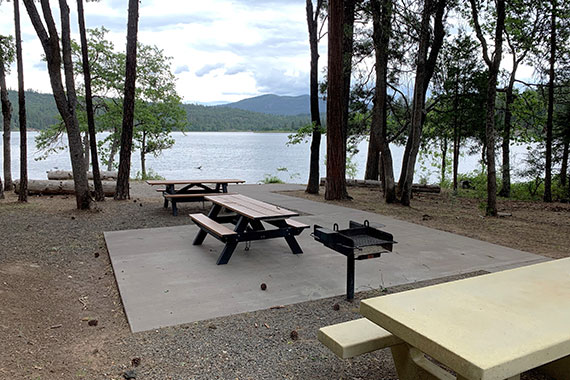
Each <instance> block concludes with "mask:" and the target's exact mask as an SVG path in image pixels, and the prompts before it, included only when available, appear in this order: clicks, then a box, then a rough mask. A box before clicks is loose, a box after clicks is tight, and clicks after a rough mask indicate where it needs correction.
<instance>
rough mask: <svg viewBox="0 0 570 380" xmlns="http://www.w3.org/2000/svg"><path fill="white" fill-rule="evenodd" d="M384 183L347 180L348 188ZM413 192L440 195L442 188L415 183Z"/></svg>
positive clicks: (367, 180) (322, 183)
mask: <svg viewBox="0 0 570 380" xmlns="http://www.w3.org/2000/svg"><path fill="white" fill-rule="evenodd" d="M326 181H327V179H326V178H325V177H322V178H321V186H325V184H326ZM381 184H382V182H380V181H375V180H372V179H352V178H347V179H346V186H356V187H380V185H381ZM412 192H414V193H440V192H441V187H439V186H438V185H423V184H419V183H414V184H413V185H412Z"/></svg>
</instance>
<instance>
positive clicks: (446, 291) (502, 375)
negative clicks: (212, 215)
mask: <svg viewBox="0 0 570 380" xmlns="http://www.w3.org/2000/svg"><path fill="white" fill-rule="evenodd" d="M360 313H361V314H362V315H363V316H364V317H366V318H368V319H369V320H370V321H372V322H374V323H375V324H377V325H378V326H380V327H382V328H384V329H385V330H387V331H389V332H390V333H392V334H393V335H394V336H395V337H397V338H399V339H400V340H401V341H403V342H404V343H403V344H398V345H395V346H392V355H393V357H394V362H395V365H396V369H397V371H398V375H399V377H400V380H416V379H455V378H456V377H455V376H452V375H451V374H449V373H448V372H447V371H444V370H443V369H442V368H441V367H439V366H435V364H434V363H433V362H432V361H430V360H426V359H425V356H424V353H425V354H427V355H429V356H430V357H432V358H433V359H435V360H436V361H439V362H440V363H442V364H444V365H445V366H447V367H448V368H450V369H452V370H453V371H454V372H456V373H457V379H469V380H493V379H496V380H499V379H519V378H520V374H521V373H522V372H525V371H527V370H530V369H533V368H538V367H540V369H541V370H543V372H545V373H547V374H548V375H550V376H552V377H554V378H555V379H558V380H561V379H566V380H568V379H570V356H569V355H570V258H567V259H562V260H555V261H549V262H545V263H539V264H534V265H529V266H526V267H522V268H517V269H512V270H507V271H503V272H497V273H492V274H488V275H483V276H478V277H474V278H469V279H464V280H459V281H454V282H448V283H444V284H440V285H435V286H429V287H425V288H420V289H416V290H411V291H406V292H402V293H397V294H393V295H387V296H381V297H375V298H370V299H366V300H363V301H362V302H361V304H360ZM548 363H550V364H548ZM546 364H548V365H546ZM545 365H546V366H545Z"/></svg>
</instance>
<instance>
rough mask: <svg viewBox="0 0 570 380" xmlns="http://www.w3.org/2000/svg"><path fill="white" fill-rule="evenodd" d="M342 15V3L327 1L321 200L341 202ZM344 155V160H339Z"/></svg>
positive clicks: (343, 184)
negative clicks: (324, 158) (324, 160)
mask: <svg viewBox="0 0 570 380" xmlns="http://www.w3.org/2000/svg"><path fill="white" fill-rule="evenodd" d="M343 15H344V1H343V0H330V1H329V33H328V89H327V181H326V188H325V199H328V200H332V199H337V200H338V199H342V198H343V195H344V194H345V193H346V178H345V174H344V168H343V164H344V163H345V161H346V154H345V149H346V148H343V145H344V146H346V143H345V140H344V138H343V88H344V75H343V74H344V72H343V44H342V41H343V37H344V30H343V18H344V17H343ZM343 155H344V158H343Z"/></svg>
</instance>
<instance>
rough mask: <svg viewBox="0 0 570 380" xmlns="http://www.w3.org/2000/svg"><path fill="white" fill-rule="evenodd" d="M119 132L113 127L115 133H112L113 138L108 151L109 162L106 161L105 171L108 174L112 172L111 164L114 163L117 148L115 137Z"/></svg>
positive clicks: (117, 143) (117, 142)
mask: <svg viewBox="0 0 570 380" xmlns="http://www.w3.org/2000/svg"><path fill="white" fill-rule="evenodd" d="M118 133H119V130H118V128H117V126H115V131H114V132H113V137H112V138H111V148H110V149H109V160H108V161H107V171H108V172H110V171H112V170H113V164H114V163H115V155H116V154H117V148H118V146H119V141H118V138H116V137H115V136H117V135H118Z"/></svg>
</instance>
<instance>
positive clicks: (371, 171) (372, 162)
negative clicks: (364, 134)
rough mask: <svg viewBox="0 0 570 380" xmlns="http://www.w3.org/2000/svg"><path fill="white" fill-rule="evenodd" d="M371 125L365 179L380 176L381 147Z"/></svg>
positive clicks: (374, 178) (376, 178)
mask: <svg viewBox="0 0 570 380" xmlns="http://www.w3.org/2000/svg"><path fill="white" fill-rule="evenodd" d="M373 125H374V123H372V125H371V126H370V137H369V140H368V154H367V155H366V171H365V172H364V179H372V180H378V177H379V176H380V170H379V166H380V147H379V146H378V141H376V135H375V134H374V132H373V131H372V128H373V127H372V126H373Z"/></svg>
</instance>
